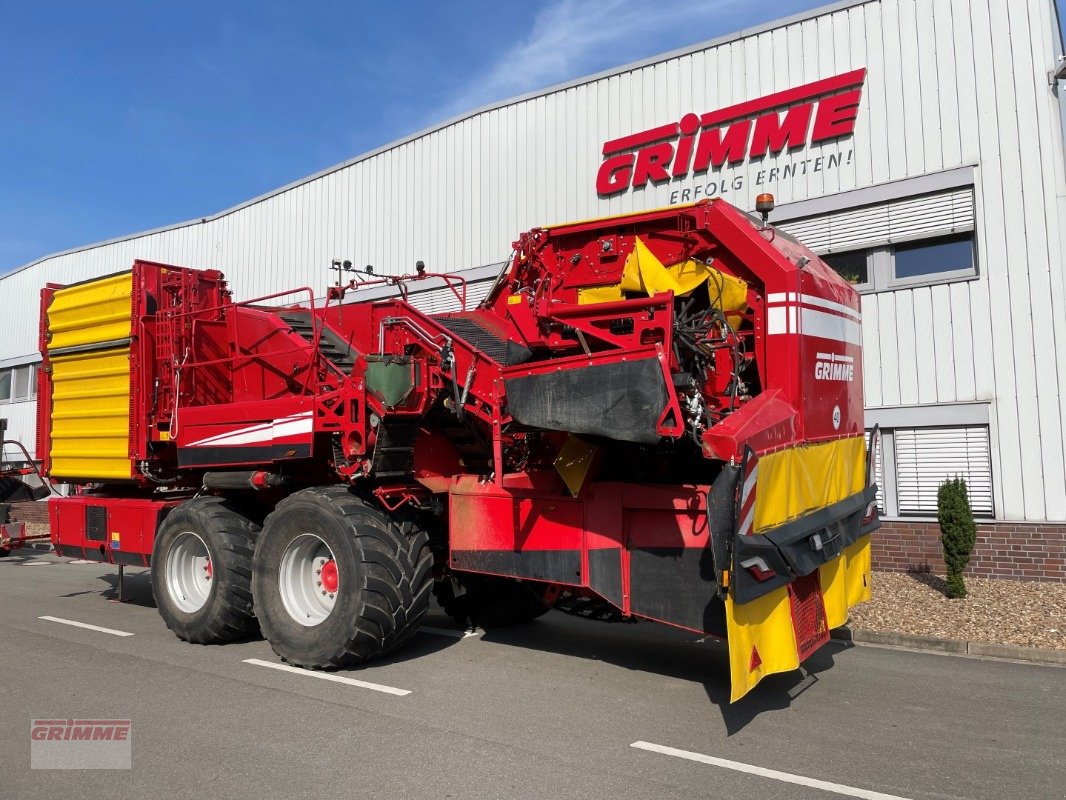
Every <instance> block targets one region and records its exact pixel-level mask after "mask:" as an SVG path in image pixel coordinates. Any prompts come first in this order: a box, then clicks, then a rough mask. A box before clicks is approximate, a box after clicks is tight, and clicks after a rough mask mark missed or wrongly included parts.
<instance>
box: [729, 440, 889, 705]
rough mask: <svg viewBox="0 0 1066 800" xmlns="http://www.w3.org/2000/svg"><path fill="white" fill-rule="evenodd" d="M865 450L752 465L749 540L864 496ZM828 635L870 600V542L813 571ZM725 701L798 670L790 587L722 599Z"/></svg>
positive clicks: (860, 446)
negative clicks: (746, 598) (728, 689)
mask: <svg viewBox="0 0 1066 800" xmlns="http://www.w3.org/2000/svg"><path fill="white" fill-rule="evenodd" d="M865 445H866V443H865V440H864V439H863V438H862V437H861V436H860V437H854V438H847V439H838V440H836V441H833V442H824V443H820V444H813V445H804V446H800V447H792V448H788V449H786V450H781V451H779V452H777V453H771V454H769V455H765V456H763V457H762V458H761V459H759V476H758V480H757V484H756V496H755V525H754V530H755V535H759V533H761V532H763V531H765V530H768V529H770V528H773V527H776V526H778V525H782V524H784V523H786V522H790V521H792V520H794V519H796V518H798V517H801V516H803V515H804V514H808V513H810V512H812V511H816V510H817V509H819V508H824V507H826V506H829V505H832V504H833V503H836V502H839V501H841V500H843V499H845V498H846V497H849V496H851V495H853V494H855V493H856V492H860V491H862V490H863V488H864V485H865V480H866V470H865V460H866V446H865ZM818 582H819V586H820V590H821V595H822V603H823V605H824V608H825V624H826V627H827V628H829V629H832V628H837V627H840V626H841V625H843V624H844V623H845V622H846V621H847V618H848V609H849V608H850V607H851V606H853V605H855V604H856V603H860V602H862V601H863V600H868V599H870V537H869V536H864V537H862V538H860V539H859V540H858V541H856V542H854V543H853V544H851V545H850V546H848V547H847V548H845V550H844V552H843V553H841V554H840V555H839V556H837V557H836V558H834V559H832V560H831V561H829V562H827V563H825V564H823V565H822V566H821V567H819V569H818ZM726 633H727V636H728V639H729V673H730V680H731V684H732V693H731V696H730V701H731V702H736V701H737V700H739V699H740V698H741V697H743V696H744V695H745V694H747V693H748V692H749V691H751V689H752V688H753V687H754V686H755V685H756V684H757V683H758V682H759V681H760V680H762V679H763V678H764V677H765V676H767V675H772V674H774V673H776V672H788V671H789V670H793V669H796V668H798V667H799V664H800V658H799V646H798V642H797V634H796V628H795V621H794V616H793V598H792V597H791V595H790V592H789V587H788V586H782V587H781V588H779V589H775V590H773V591H771V592H770V593H769V594H766V595H763V596H762V597H759V598H757V599H756V600H753V601H751V602H750V603H743V604H737V603H734V602H733V597H732V594H730V595H729V596H728V597H727V598H726Z"/></svg>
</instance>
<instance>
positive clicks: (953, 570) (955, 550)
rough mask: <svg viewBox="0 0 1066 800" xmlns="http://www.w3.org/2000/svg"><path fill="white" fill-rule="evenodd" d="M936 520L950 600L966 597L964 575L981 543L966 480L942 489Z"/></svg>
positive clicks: (938, 496)
mask: <svg viewBox="0 0 1066 800" xmlns="http://www.w3.org/2000/svg"><path fill="white" fill-rule="evenodd" d="M936 518H937V522H939V523H940V542H941V543H942V544H943V546H944V563H946V564H947V567H948V580H947V596H948V597H965V596H966V584H965V582H964V581H963V579H962V572H963V570H965V569H966V565H967V564H969V563H970V554H971V553H973V546H974V544H975V543H976V541H977V523H975V522H974V521H973V511H972V510H971V509H970V498H969V497H968V496H967V494H966V481H965V480H963V479H962V478H953V479H951V480H948V481H944V483H942V484H941V485H940V490H939V491H938V492H937V512H936Z"/></svg>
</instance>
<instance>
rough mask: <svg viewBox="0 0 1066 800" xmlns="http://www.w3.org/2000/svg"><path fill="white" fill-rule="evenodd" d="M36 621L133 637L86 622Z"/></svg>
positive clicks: (59, 619) (57, 618)
mask: <svg viewBox="0 0 1066 800" xmlns="http://www.w3.org/2000/svg"><path fill="white" fill-rule="evenodd" d="M37 619H45V620H48V621H49V622H58V623H59V624H60V625H73V626H74V627H75V628H85V629H86V630H90V631H99V632H100V633H110V634H111V635H112V636H133V634H132V633H130V632H128V631H116V630H115V629H114V628H101V627H100V626H99V625H90V624H89V623H88V622H77V621H75V620H72V619H62V618H60V617H49V616H43V617H37Z"/></svg>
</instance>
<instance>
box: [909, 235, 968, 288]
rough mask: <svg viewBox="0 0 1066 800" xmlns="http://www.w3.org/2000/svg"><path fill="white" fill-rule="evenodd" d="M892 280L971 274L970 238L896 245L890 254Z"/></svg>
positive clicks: (960, 237) (955, 237)
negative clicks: (893, 278)
mask: <svg viewBox="0 0 1066 800" xmlns="http://www.w3.org/2000/svg"><path fill="white" fill-rule="evenodd" d="M892 267H893V269H892V274H893V276H894V277H895V279H896V280H897V281H898V280H907V279H908V278H912V279H913V278H918V279H920V278H929V277H934V276H939V277H943V276H946V275H968V274H972V273H973V235H966V236H946V237H943V238H940V239H929V240H926V241H921V242H914V243H913V244H905V245H898V246H897V247H896V248H895V249H894V251H893V253H892Z"/></svg>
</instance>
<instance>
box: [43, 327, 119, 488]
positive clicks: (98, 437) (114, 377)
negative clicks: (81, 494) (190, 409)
mask: <svg viewBox="0 0 1066 800" xmlns="http://www.w3.org/2000/svg"><path fill="white" fill-rule="evenodd" d="M128 330H129V326H128V325H127V331H128ZM129 438H130V353H129V348H128V347H122V348H117V349H113V350H97V351H94V352H89V353H74V354H71V355H66V356H53V357H52V451H51V474H52V476H53V477H66V478H127V479H128V478H129V477H130V476H131V465H130V456H129Z"/></svg>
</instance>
